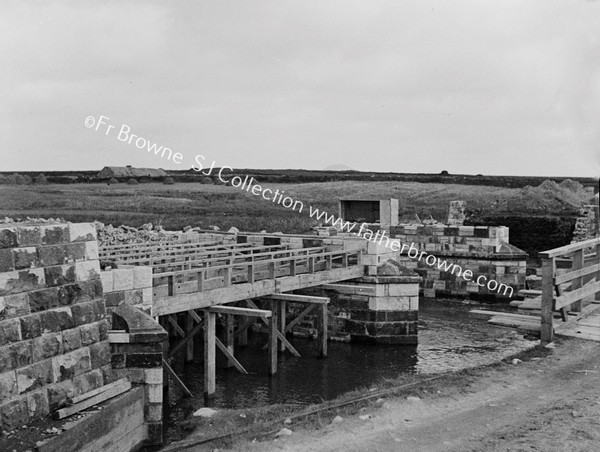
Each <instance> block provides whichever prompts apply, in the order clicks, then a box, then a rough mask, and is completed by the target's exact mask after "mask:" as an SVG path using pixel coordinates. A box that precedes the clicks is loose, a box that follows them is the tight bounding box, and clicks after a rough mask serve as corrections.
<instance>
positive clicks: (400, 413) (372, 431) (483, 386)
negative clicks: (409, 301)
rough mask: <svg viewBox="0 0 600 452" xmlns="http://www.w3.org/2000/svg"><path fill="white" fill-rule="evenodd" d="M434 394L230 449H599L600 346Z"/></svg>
mask: <svg viewBox="0 0 600 452" xmlns="http://www.w3.org/2000/svg"><path fill="white" fill-rule="evenodd" d="M432 392H433V393H431V392H428V393H427V394H424V395H423V394H419V398H416V397H410V396H409V397H406V396H403V397H397V398H390V399H389V400H386V401H385V402H383V401H380V403H379V406H378V407H376V406H374V407H369V408H365V409H363V410H362V411H361V412H359V413H357V414H354V415H352V416H349V417H347V418H345V419H343V420H342V421H341V422H339V423H333V424H329V425H327V426H326V427H324V428H321V429H319V430H313V429H308V428H307V429H303V428H302V427H301V426H298V427H297V428H295V427H294V425H293V424H292V425H290V426H289V429H290V430H292V434H291V435H289V436H284V437H280V438H277V439H272V438H270V439H268V440H265V441H259V442H252V443H250V442H245V443H239V444H236V445H235V446H234V448H233V449H231V450H240V451H242V450H243V451H344V452H350V451H357V452H358V451H361V452H362V451H382V452H383V451H399V452H400V451H411V452H413V451H461V452H464V451H544V452H546V451H569V452H572V451H586V452H587V451H590V452H591V451H599V450H600V344H599V343H595V342H587V341H582V340H578V339H573V340H561V341H559V342H557V344H556V348H555V350H554V351H553V353H552V354H551V355H550V356H547V357H544V358H534V359H532V360H526V361H523V362H521V363H518V364H504V365H501V366H497V367H492V368H487V369H485V370H482V371H480V372H479V371H478V372H477V373H475V375H474V376H469V377H467V381H464V382H462V384H450V385H447V386H441V387H437V388H435V390H434V391H432ZM366 415H370V416H371V417H370V418H369V419H367V420H361V419H360V418H359V416H363V417H364V416H366ZM198 450H200V449H198Z"/></svg>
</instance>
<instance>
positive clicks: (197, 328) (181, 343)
mask: <svg viewBox="0 0 600 452" xmlns="http://www.w3.org/2000/svg"><path fill="white" fill-rule="evenodd" d="M202 327H203V324H202V323H199V324H197V325H196V326H195V327H194V328H193V329H192V330H191V331H190V332H189V333H188V334H186V335H185V337H184V338H183V339H181V340H180V341H179V342H178V343H177V344H176V345H175V346H174V347H173V348H172V349H171V350H170V351H169V353H168V357H169V358H172V357H173V356H175V353H177V352H178V351H179V350H180V349H181V348H182V347H184V346H185V345H186V344H187V343H188V342H189V341H191V340H192V338H193V337H194V336H195V335H196V334H198V333H199V332H200V330H202Z"/></svg>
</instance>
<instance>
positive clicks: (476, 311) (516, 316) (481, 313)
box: [469, 309, 539, 320]
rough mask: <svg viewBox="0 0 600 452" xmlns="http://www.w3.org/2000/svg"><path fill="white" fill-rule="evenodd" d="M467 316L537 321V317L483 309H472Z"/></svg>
mask: <svg viewBox="0 0 600 452" xmlns="http://www.w3.org/2000/svg"><path fill="white" fill-rule="evenodd" d="M469 314H471V315H474V316H476V317H484V318H487V317H511V318H514V319H523V320H527V319H536V318H537V319H539V317H536V316H533V315H527V314H513V313H511V312H500V311H486V310H483V309H473V310H471V311H469Z"/></svg>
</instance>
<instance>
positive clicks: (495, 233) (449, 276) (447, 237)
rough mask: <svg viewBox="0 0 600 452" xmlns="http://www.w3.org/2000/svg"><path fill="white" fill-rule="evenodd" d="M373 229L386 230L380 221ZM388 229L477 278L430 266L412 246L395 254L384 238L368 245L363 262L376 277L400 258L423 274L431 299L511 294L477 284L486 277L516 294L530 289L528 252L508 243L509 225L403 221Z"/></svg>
mask: <svg viewBox="0 0 600 452" xmlns="http://www.w3.org/2000/svg"><path fill="white" fill-rule="evenodd" d="M369 229H371V230H372V231H380V230H381V228H380V227H379V226H378V225H369ZM385 233H386V234H387V235H386V237H389V238H390V240H391V239H396V240H399V241H400V242H401V244H407V245H408V246H410V245H411V244H412V245H413V247H414V248H416V249H417V250H418V251H419V253H420V252H421V251H425V252H427V254H429V255H433V256H435V257H437V258H438V259H441V260H443V261H446V262H447V263H448V264H452V263H454V264H456V265H459V266H460V267H461V268H462V269H463V271H465V270H471V271H472V272H473V275H474V277H473V281H466V280H465V279H463V278H462V277H460V276H457V275H456V272H448V271H444V270H443V269H440V268H438V267H437V266H434V267H432V266H429V265H427V264H426V263H425V261H424V260H416V259H413V258H411V257H409V255H408V251H407V249H405V250H404V252H403V253H402V254H399V253H394V252H393V251H391V249H390V247H386V246H385V244H386V240H385V239H384V240H383V241H382V244H379V243H374V242H369V244H368V253H367V254H366V255H365V256H363V262H364V263H365V264H366V265H367V274H369V275H374V274H375V272H376V271H377V266H378V265H381V263H383V262H385V261H386V260H387V259H395V260H398V262H400V263H401V264H402V265H404V266H406V267H407V268H409V269H411V270H413V271H415V272H416V273H418V274H419V275H420V276H421V277H422V278H423V279H422V283H421V289H422V293H423V294H424V296H426V297H468V298H471V299H479V300H487V301H494V300H498V301H501V300H503V299H507V298H509V297H508V296H504V295H503V293H497V292H492V291H490V290H489V289H488V288H487V287H486V286H485V285H483V286H480V285H478V284H477V283H476V282H475V280H476V279H477V277H479V276H481V275H483V276H485V277H486V278H487V279H486V281H490V280H495V281H497V282H498V283H501V284H506V285H507V286H510V287H511V288H512V289H513V291H514V293H515V294H516V293H517V292H518V291H519V290H521V289H523V288H525V277H526V259H527V253H525V252H524V251H522V250H520V249H519V248H516V247H515V246H512V245H510V244H509V229H508V228H507V227H505V226H449V225H443V224H435V225H411V224H404V225H399V226H392V227H390V228H389V229H386V230H385ZM412 254H413V255H414V254H415V252H413V253H412Z"/></svg>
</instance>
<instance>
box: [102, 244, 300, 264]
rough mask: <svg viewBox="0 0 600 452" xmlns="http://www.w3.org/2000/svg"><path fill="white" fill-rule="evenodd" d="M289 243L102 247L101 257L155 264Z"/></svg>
mask: <svg viewBox="0 0 600 452" xmlns="http://www.w3.org/2000/svg"><path fill="white" fill-rule="evenodd" d="M288 248H289V246H287V245H260V246H259V245H254V246H253V245H252V244H220V245H209V246H207V245H204V246H194V247H189V246H188V247H181V246H175V247H171V246H164V245H163V246H160V247H156V246H148V247H132V248H126V249H116V250H114V249H107V248H101V249H100V252H99V254H100V259H107V260H113V261H115V262H117V263H122V264H132V265H154V264H155V263H167V262H180V261H189V260H194V259H196V260H199V259H202V258H205V257H208V258H212V257H231V256H235V255H238V254H255V253H261V252H271V251H277V250H286V249H288Z"/></svg>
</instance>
